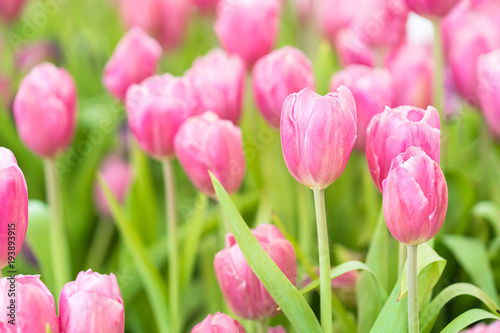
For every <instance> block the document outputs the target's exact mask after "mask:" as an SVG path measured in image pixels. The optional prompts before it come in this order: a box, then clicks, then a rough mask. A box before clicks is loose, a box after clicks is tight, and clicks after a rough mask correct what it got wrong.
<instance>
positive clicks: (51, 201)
mask: <svg viewBox="0 0 500 333" xmlns="http://www.w3.org/2000/svg"><path fill="white" fill-rule="evenodd" d="M44 164H45V165H44V166H45V182H46V191H47V194H46V195H47V201H48V205H49V207H50V217H51V223H50V227H51V233H50V236H51V239H50V247H51V251H52V269H53V270H54V286H53V288H54V291H56V292H54V293H53V294H54V298H55V301H56V304H57V298H58V295H59V291H60V290H61V289H62V287H63V286H64V284H65V283H66V282H68V281H69V280H70V276H71V261H70V258H69V244H68V240H67V238H66V233H65V230H64V220H63V216H64V214H63V205H62V199H61V196H60V192H59V191H60V189H59V184H58V181H57V169H56V163H55V160H54V159H50V158H47V159H45V161H44Z"/></svg>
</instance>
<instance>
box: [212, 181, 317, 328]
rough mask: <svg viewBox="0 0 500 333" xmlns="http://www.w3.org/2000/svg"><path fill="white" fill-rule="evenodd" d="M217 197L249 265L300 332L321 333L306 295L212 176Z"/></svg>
mask: <svg viewBox="0 0 500 333" xmlns="http://www.w3.org/2000/svg"><path fill="white" fill-rule="evenodd" d="M210 177H211V178H212V183H213V186H214V189H215V192H216V194H217V198H218V199H219V202H220V204H221V206H222V210H223V212H224V215H225V216H226V218H227V220H228V221H229V223H230V224H231V226H232V229H233V234H234V237H235V239H236V241H237V243H238V245H239V246H240V248H241V252H242V253H243V256H244V257H245V259H246V261H247V263H248V265H249V266H250V268H251V269H252V271H253V272H254V273H255V275H256V276H257V277H258V278H259V279H260V281H261V282H262V284H263V285H264V286H265V287H266V289H267V291H268V292H269V294H270V295H271V296H272V297H273V298H274V300H275V301H276V303H277V304H278V305H279V307H280V308H281V309H282V310H283V313H284V314H285V315H286V317H287V318H288V320H290V322H291V324H292V325H293V326H294V328H295V329H296V330H297V331H298V332H321V327H320V325H319V323H318V319H317V318H316V316H315V315H314V312H313V311H312V310H311V308H310V307H309V305H308V304H307V302H306V300H305V299H304V297H303V296H302V294H301V293H300V292H299V291H298V290H297V288H295V286H294V285H293V284H292V283H291V282H290V280H288V278H287V277H286V276H285V275H284V274H283V272H282V271H281V270H280V269H279V267H278V266H277V265H276V263H275V262H274V261H273V260H272V259H271V258H270V257H269V255H268V254H267V253H266V252H264V250H263V249H262V247H261V246H260V244H259V242H258V241H257V239H256V238H255V236H254V235H253V234H252V232H251V231H250V228H249V227H248V226H247V224H246V223H245V221H243V218H242V217H241V215H240V214H239V212H238V210H237V209H236V207H235V206H234V204H233V202H232V201H231V199H230V197H229V195H228V194H227V192H226V191H225V190H224V188H223V187H222V185H221V184H220V182H219V181H218V180H217V179H216V178H215V177H214V175H213V174H211V173H210Z"/></svg>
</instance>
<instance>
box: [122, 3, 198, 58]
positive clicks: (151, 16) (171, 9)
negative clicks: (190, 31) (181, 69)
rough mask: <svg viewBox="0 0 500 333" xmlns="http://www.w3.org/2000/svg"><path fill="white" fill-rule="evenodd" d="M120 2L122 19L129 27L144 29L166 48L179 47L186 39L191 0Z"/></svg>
mask: <svg viewBox="0 0 500 333" xmlns="http://www.w3.org/2000/svg"><path fill="white" fill-rule="evenodd" d="M119 4H120V16H121V19H122V21H123V22H124V24H125V25H126V26H127V27H128V28H132V27H139V28H142V29H144V31H146V32H147V33H148V34H150V35H151V36H153V37H154V38H156V39H157V40H158V42H159V43H160V44H161V45H162V46H163V47H164V48H165V49H166V50H168V49H172V48H175V47H177V46H178V45H179V44H181V42H182V40H183V39H184V35H185V33H186V29H187V24H188V19H189V16H190V15H189V14H190V10H191V1H190V0H120V2H119ZM138 8H140V10H138Z"/></svg>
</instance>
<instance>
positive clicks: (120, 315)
mask: <svg viewBox="0 0 500 333" xmlns="http://www.w3.org/2000/svg"><path fill="white" fill-rule="evenodd" d="M59 318H60V322H61V331H62V332H65V333H102V332H106V333H123V332H124V329H125V310H124V307H123V299H122V295H121V292H120V288H119V287H118V283H117V281H116V276H115V275H114V274H113V273H111V274H110V275H101V274H99V273H93V272H92V270H91V269H89V270H88V271H86V272H80V273H78V276H77V277H76V281H72V282H68V283H66V285H65V286H64V287H63V289H62V290H61V295H60V297H59Z"/></svg>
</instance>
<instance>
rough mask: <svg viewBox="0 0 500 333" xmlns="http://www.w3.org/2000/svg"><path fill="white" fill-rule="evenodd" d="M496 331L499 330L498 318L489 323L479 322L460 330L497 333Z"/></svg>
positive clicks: (499, 321)
mask: <svg viewBox="0 0 500 333" xmlns="http://www.w3.org/2000/svg"><path fill="white" fill-rule="evenodd" d="M497 332H500V320H495V321H494V322H492V323H491V324H489V325H486V324H484V323H480V324H477V325H475V326H473V327H472V328H470V329H468V330H465V331H462V333H497Z"/></svg>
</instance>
